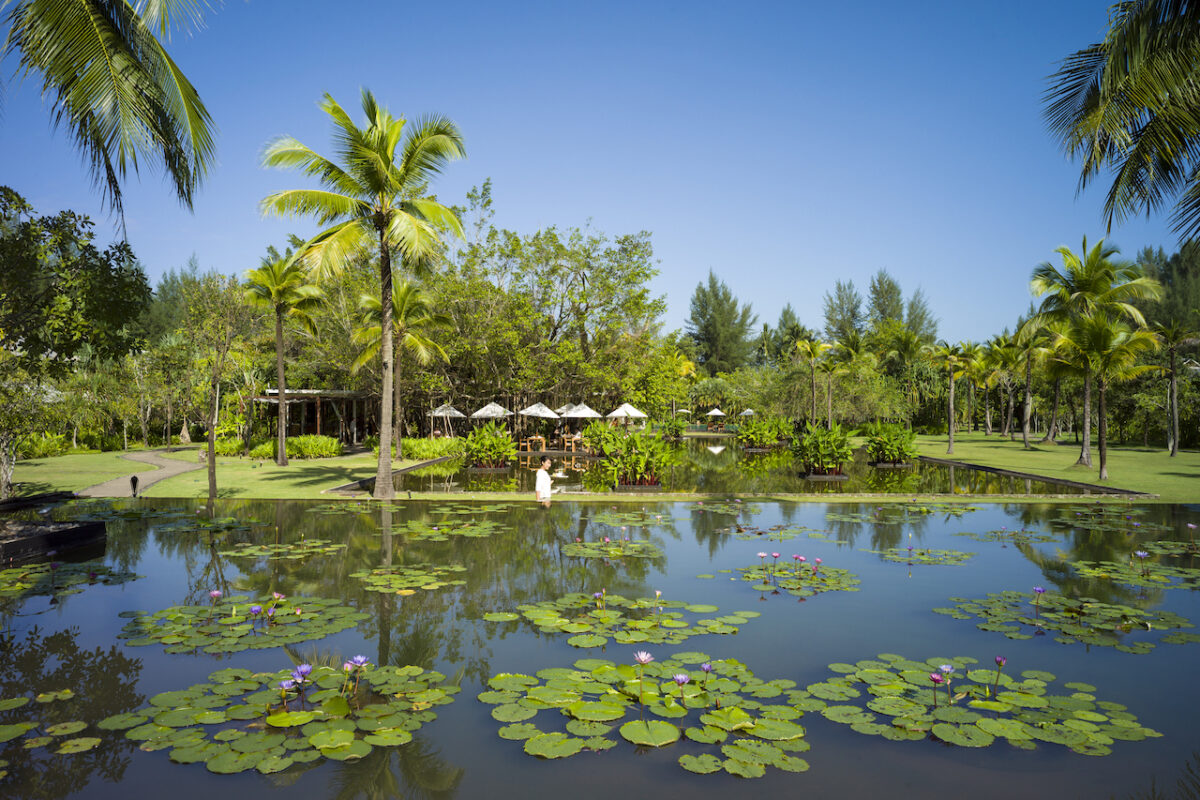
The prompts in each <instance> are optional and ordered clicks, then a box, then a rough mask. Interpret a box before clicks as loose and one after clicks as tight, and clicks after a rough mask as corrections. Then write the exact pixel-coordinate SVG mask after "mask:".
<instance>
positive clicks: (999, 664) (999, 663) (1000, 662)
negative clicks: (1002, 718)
mask: <svg viewBox="0 0 1200 800" xmlns="http://www.w3.org/2000/svg"><path fill="white" fill-rule="evenodd" d="M1007 663H1008V659H1007V658H1005V657H1004V656H996V682H995V683H994V684H993V685H992V696H993V697H994V696H995V695H996V694H997V693H999V691H1000V670H1002V669H1004V665H1005V664H1007Z"/></svg>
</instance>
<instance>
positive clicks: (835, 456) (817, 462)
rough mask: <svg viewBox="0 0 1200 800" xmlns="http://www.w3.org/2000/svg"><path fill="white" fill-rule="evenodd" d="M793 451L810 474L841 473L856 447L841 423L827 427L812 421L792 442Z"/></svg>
mask: <svg viewBox="0 0 1200 800" xmlns="http://www.w3.org/2000/svg"><path fill="white" fill-rule="evenodd" d="M792 453H793V455H795V457H796V458H797V459H798V460H799V461H800V462H801V463H802V464H804V469H805V471H806V472H807V473H809V474H810V475H840V474H842V465H843V464H845V463H846V462H847V461H849V460H850V459H851V458H852V457H853V456H854V448H852V447H851V446H850V434H849V433H848V432H847V431H845V430H844V429H843V428H842V426H841V425H840V424H838V423H836V422H835V423H834V424H833V427H832V428H825V427H823V426H818V425H813V424H812V423H811V422H810V423H808V424H807V425H805V428H804V434H803V435H802V436H801V437H800V438H799V439H797V440H796V441H795V442H794V443H793V444H792Z"/></svg>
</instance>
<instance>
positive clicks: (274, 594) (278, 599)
mask: <svg viewBox="0 0 1200 800" xmlns="http://www.w3.org/2000/svg"><path fill="white" fill-rule="evenodd" d="M271 596H272V597H274V598H275V601H276V602H279V601H280V600H283V599H284V598H285V597H287V595H284V594H280V593H279V592H271Z"/></svg>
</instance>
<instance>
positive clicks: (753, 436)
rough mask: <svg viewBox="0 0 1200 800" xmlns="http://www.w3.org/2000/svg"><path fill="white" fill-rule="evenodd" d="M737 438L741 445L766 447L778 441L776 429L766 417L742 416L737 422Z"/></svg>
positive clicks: (756, 447)
mask: <svg viewBox="0 0 1200 800" xmlns="http://www.w3.org/2000/svg"><path fill="white" fill-rule="evenodd" d="M737 440H738V441H739V442H740V443H741V444H742V446H743V447H751V448H755V449H766V448H768V447H774V446H775V445H776V444H778V443H779V435H778V429H777V428H776V426H775V425H774V424H773V423H772V422H771V421H770V420H768V419H766V418H763V419H759V418H758V417H743V418H742V421H741V422H739V423H738V429H737Z"/></svg>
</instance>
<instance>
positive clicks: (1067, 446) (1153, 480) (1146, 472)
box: [917, 432, 1200, 503]
mask: <svg viewBox="0 0 1200 800" xmlns="http://www.w3.org/2000/svg"><path fill="white" fill-rule="evenodd" d="M1030 444H1031V445H1033V447H1034V449H1033V450H1025V449H1024V447H1023V445H1022V444H1021V440H1020V438H1019V437H1018V438H1017V440H1016V441H1009V440H1008V439H1001V438H1000V436H999V435H998V434H993V435H991V436H984V435H983V434H982V433H961V432H960V433H957V434H955V436H954V454H953V455H946V437H945V436H918V437H917V446H918V447H919V448H920V451H921V455H924V456H933V457H935V458H950V459H955V460H957V461H965V462H967V463H970V464H983V465H985V466H989V467H999V468H1002V469H1011V470H1014V471H1017V472H1029V473H1033V474H1035V475H1044V476H1046V477H1048V478H1061V479H1064V480H1071V481H1081V482H1083V483H1094V484H1097V485H1101V486H1113V487H1117V488H1120V489H1132V490H1134V491H1138V492H1152V493H1154V494H1157V495H1159V497H1160V499H1161V500H1164V501H1171V502H1176V503H1195V502H1200V453H1198V452H1196V451H1194V450H1193V451H1180V453H1179V455H1177V456H1175V457H1174V458H1171V457H1170V456H1168V455H1167V452H1166V451H1165V450H1163V449H1161V448H1152V449H1146V448H1142V447H1113V446H1110V447H1109V448H1108V476H1109V480H1107V481H1103V482H1102V481H1100V480H1099V478H1098V477H1097V476H1098V475H1099V474H1100V454H1099V452H1098V450H1097V448H1096V445H1095V443H1094V442H1093V443H1092V464H1093V465H1094V466H1093V467H1091V468H1088V467H1077V466H1075V460H1076V459H1077V458H1079V445H1077V444H1072V443H1071V440H1070V439H1069V438H1065V439H1063V444H1060V445H1057V446H1056V445H1050V444H1042V445H1039V444H1036V443H1034V441H1033V439H1030Z"/></svg>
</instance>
